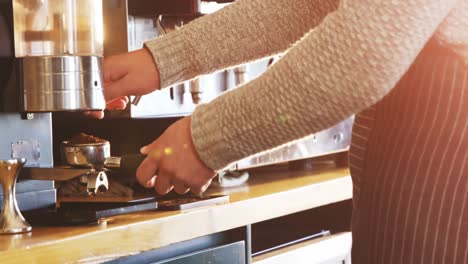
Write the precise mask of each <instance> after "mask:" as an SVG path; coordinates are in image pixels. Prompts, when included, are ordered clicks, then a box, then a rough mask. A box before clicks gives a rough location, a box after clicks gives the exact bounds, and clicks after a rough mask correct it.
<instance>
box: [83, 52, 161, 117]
mask: <svg viewBox="0 0 468 264" xmlns="http://www.w3.org/2000/svg"><path fill="white" fill-rule="evenodd" d="M102 67H103V78H104V97H105V98H106V102H107V104H106V108H107V109H110V110H121V109H125V107H126V106H127V104H128V102H129V99H128V97H127V96H129V95H145V94H148V93H151V92H153V91H154V90H157V89H159V88H160V87H159V86H160V83H159V71H158V69H157V67H156V64H155V62H154V59H153V56H152V55H151V53H150V52H149V51H148V50H147V49H146V48H142V49H139V50H136V51H132V52H129V53H124V54H119V55H115V56H110V57H106V58H104V62H103V66H102ZM87 114H88V115H91V116H93V117H96V118H103V117H104V113H103V112H102V111H92V112H87Z"/></svg>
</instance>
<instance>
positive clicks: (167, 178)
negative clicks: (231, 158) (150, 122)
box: [136, 117, 215, 195]
mask: <svg viewBox="0 0 468 264" xmlns="http://www.w3.org/2000/svg"><path fill="white" fill-rule="evenodd" d="M190 122H191V119H190V117H185V118H183V119H181V120H179V121H177V122H176V123H174V124H173V125H171V126H170V127H169V128H168V129H167V130H166V131H165V132H164V133H163V134H162V135H161V136H160V137H159V138H158V139H156V140H155V141H154V142H153V143H151V144H150V145H148V146H145V147H143V148H142V149H141V153H142V154H144V155H148V157H147V158H146V159H145V160H144V161H143V162H142V163H141V165H140V167H139V168H138V170H137V173H136V176H137V180H138V182H140V184H141V185H143V186H145V187H148V188H150V187H154V188H155V190H156V192H157V193H159V194H161V195H164V194H167V193H168V192H170V191H171V190H172V189H174V191H175V192H177V193H179V194H184V193H187V192H188V191H189V190H190V191H192V193H194V194H201V193H203V192H204V191H205V190H206V189H207V188H208V186H209V185H210V183H211V179H212V178H213V177H214V176H215V172H214V170H212V169H210V168H209V167H207V166H206V165H205V164H204V163H203V161H202V160H201V159H200V157H199V156H198V153H197V151H196V149H195V146H194V144H193V141H192V136H191V133H190Z"/></svg>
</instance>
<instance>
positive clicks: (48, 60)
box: [0, 0, 105, 210]
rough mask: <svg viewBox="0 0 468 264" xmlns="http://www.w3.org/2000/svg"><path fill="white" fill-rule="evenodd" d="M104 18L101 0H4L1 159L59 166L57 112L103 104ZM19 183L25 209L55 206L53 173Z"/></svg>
mask: <svg viewBox="0 0 468 264" xmlns="http://www.w3.org/2000/svg"><path fill="white" fill-rule="evenodd" d="M102 20H103V19H102V1H100V0H0V131H1V132H0V160H11V159H23V158H25V159H26V160H27V162H26V164H25V167H29V168H53V167H54V163H53V160H54V158H53V146H52V144H53V143H52V142H53V140H52V112H59V111H89V110H102V109H104V108H105V100H104V96H103V88H102V87H103V79H102V73H101V64H102V56H103V25H102V24H103V22H102ZM22 183H24V184H22ZM16 187H17V188H16V193H17V200H18V205H19V207H20V210H33V209H38V208H43V207H47V206H52V205H55V202H56V191H55V188H54V185H53V181H51V180H49V181H35V182H31V180H24V181H22V180H21V176H20V179H19V180H18V184H17V186H16ZM0 195H2V194H1V193H0ZM1 197H2V196H0V198H1ZM21 197H23V198H21ZM0 201H1V200H0ZM31 201H34V204H32V203H28V202H31ZM38 201H39V202H38Z"/></svg>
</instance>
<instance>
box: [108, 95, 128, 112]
mask: <svg viewBox="0 0 468 264" xmlns="http://www.w3.org/2000/svg"><path fill="white" fill-rule="evenodd" d="M127 103H128V98H127V97H126V96H124V97H119V98H117V99H114V100H112V101H110V102H108V103H107V104H106V108H107V109H109V110H122V109H125V107H127Z"/></svg>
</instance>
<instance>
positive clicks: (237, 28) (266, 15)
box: [145, 0, 339, 88]
mask: <svg viewBox="0 0 468 264" xmlns="http://www.w3.org/2000/svg"><path fill="white" fill-rule="evenodd" d="M338 3H339V0H238V1H236V2H235V3H233V4H231V5H229V6H227V7H225V8H223V9H221V10H220V11H218V12H216V13H213V14H210V15H208V16H205V17H202V18H199V19H197V20H195V21H193V22H191V23H189V24H187V25H186V26H184V27H183V28H181V29H180V30H177V31H173V32H171V33H169V34H168V35H167V36H164V37H161V38H157V39H155V40H151V41H148V42H146V43H145V45H146V47H147V48H148V49H149V50H150V51H151V53H152V54H153V57H154V59H155V61H156V64H157V65H158V69H159V71H160V80H161V87H162V88H163V87H168V86H170V85H173V84H175V83H178V82H182V81H186V80H189V79H192V78H195V77H196V76H198V75H202V74H208V73H212V72H215V71H218V70H221V69H225V68H228V67H231V66H235V65H239V64H243V63H246V62H248V61H252V60H256V59H259V58H264V57H267V56H271V55H274V54H277V53H280V52H282V51H284V50H286V49H287V48H289V47H290V46H291V45H292V44H293V43H294V42H296V41H297V40H299V39H300V38H301V37H302V36H303V35H304V34H305V33H306V32H308V31H309V30H310V29H311V28H313V27H315V26H316V25H318V24H319V23H320V22H321V21H322V20H323V18H324V17H325V16H326V15H327V14H328V13H330V12H331V11H333V10H336V8H337V7H338Z"/></svg>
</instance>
